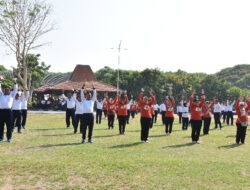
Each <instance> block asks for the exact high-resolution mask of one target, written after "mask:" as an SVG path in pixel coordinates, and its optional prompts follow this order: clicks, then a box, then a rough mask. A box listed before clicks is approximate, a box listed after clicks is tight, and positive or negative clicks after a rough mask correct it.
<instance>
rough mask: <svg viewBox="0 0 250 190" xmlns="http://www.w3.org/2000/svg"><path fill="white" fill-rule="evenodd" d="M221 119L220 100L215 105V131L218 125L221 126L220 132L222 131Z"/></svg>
mask: <svg viewBox="0 0 250 190" xmlns="http://www.w3.org/2000/svg"><path fill="white" fill-rule="evenodd" d="M220 117H221V105H220V103H219V101H218V100H215V104H214V122H215V129H217V128H218V125H219V126H220V130H222V125H221V122H220Z"/></svg>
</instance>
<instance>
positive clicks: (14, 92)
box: [10, 79, 18, 97]
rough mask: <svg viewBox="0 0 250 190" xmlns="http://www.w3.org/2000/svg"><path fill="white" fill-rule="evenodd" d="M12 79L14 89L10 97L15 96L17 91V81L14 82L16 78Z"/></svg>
mask: <svg viewBox="0 0 250 190" xmlns="http://www.w3.org/2000/svg"><path fill="white" fill-rule="evenodd" d="M13 80H14V82H15V85H14V90H13V91H12V92H11V94H10V95H11V96H12V97H15V95H16V93H17V91H18V84H17V82H16V79H13Z"/></svg>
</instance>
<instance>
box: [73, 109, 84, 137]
mask: <svg viewBox="0 0 250 190" xmlns="http://www.w3.org/2000/svg"><path fill="white" fill-rule="evenodd" d="M79 122H80V133H82V131H83V130H82V129H83V114H76V115H75V125H74V132H75V133H76V132H77V129H78V125H79Z"/></svg>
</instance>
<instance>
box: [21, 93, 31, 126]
mask: <svg viewBox="0 0 250 190" xmlns="http://www.w3.org/2000/svg"><path fill="white" fill-rule="evenodd" d="M29 95H30V93H29V91H28V90H25V92H24V91H22V98H21V100H22V105H21V112H22V119H21V120H22V121H21V125H22V128H23V129H25V128H26V120H27V110H28V106H27V104H28V100H29Z"/></svg>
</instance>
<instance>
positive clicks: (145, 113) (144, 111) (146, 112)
mask: <svg viewBox="0 0 250 190" xmlns="http://www.w3.org/2000/svg"><path fill="white" fill-rule="evenodd" d="M142 96H143V93H140V95H139V97H138V103H139V105H140V107H141V117H146V118H152V113H151V106H152V105H154V101H155V97H154V96H153V95H151V99H152V100H151V101H150V102H147V103H145V102H143V101H142Z"/></svg>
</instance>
